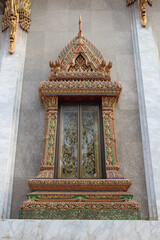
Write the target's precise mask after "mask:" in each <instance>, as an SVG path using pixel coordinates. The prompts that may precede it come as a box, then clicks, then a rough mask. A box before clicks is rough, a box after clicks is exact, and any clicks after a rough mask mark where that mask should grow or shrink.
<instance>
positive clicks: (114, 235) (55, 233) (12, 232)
mask: <svg viewBox="0 0 160 240" xmlns="http://www.w3.org/2000/svg"><path fill="white" fill-rule="evenodd" d="M159 236H160V222H159V221H122V220H120V221H100V220H98V221H95V220H89V221H85V220H81V221H80V220H72V221H66V220H63V221H60V220H42V221H41V220H3V221H2V220H1V221H0V239H4V240H7V239H12V240H20V239H21V240H31V239H32V240H42V239H43V240H52V239H54V240H102V239H103V240H128V239H129V240H151V239H153V240H159Z"/></svg>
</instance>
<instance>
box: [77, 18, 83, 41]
mask: <svg viewBox="0 0 160 240" xmlns="http://www.w3.org/2000/svg"><path fill="white" fill-rule="evenodd" d="M78 37H79V38H82V37H83V34H82V18H81V15H80V16H79V33H78Z"/></svg>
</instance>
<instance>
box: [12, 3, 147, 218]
mask: <svg viewBox="0 0 160 240" xmlns="http://www.w3.org/2000/svg"><path fill="white" fill-rule="evenodd" d="M80 14H81V16H82V24H83V34H84V35H85V37H87V38H88V39H89V40H90V41H91V42H92V43H93V44H94V45H95V46H96V47H97V48H98V49H99V50H100V51H101V52H102V54H103V56H104V57H105V59H106V60H107V61H109V60H112V61H113V64H114V65H113V69H112V72H111V73H112V79H113V80H118V81H119V82H120V83H121V84H122V85H123V92H122V95H121V98H120V102H119V103H118V104H117V106H116V108H115V127H116V136H117V147H118V158H119V163H120V167H121V169H120V171H121V173H122V174H123V176H124V177H126V178H128V179H130V180H132V182H133V185H132V187H131V188H130V190H129V191H130V192H131V193H133V194H134V198H135V200H136V201H137V202H138V203H139V204H140V208H141V213H142V218H143V219H148V206H147V194H146V186H145V173H144V163H143V153H142V141H141V131H140V122H139V110H138V100H137V89H136V79H135V70H134V59H133V51H132V39H131V22H130V10H129V9H128V8H127V7H126V5H125V2H124V1H119V0H113V1H111V0H99V1H97V0H88V1H86V0H81V1H78V0H54V1H53V0H48V1H47V0H46V1H44V0H33V1H32V23H31V30H30V33H29V34H28V42H27V49H26V60H25V69H24V80H23V91H22V102H21V112H20V123H19V133H18V143H17V153H16V166H15V175H14V187H13V199H12V213H11V217H12V218H18V211H19V206H20V204H21V202H22V201H24V200H25V195H26V194H27V193H29V188H28V186H27V183H26V182H27V180H28V179H29V178H32V177H34V176H36V175H37V173H38V171H39V167H40V160H41V154H42V139H43V133H44V118H45V111H44V106H43V105H42V103H41V102H40V100H39V96H38V86H39V83H40V82H41V81H42V80H46V79H47V78H48V75H49V65H48V62H49V60H50V59H53V60H54V59H56V57H57V55H58V53H59V52H60V50H61V49H62V48H63V47H64V46H65V44H67V43H68V42H69V41H70V40H71V39H72V38H73V37H75V35H76V34H77V33H78V19H79V15H80Z"/></svg>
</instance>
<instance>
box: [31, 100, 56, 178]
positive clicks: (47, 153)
mask: <svg viewBox="0 0 160 240" xmlns="http://www.w3.org/2000/svg"><path fill="white" fill-rule="evenodd" d="M42 100H43V103H44V105H45V109H46V117H45V133H44V138H43V152H42V160H41V166H40V173H39V174H38V176H36V177H35V178H54V167H55V147H56V132H57V110H58V97H48V96H45V97H43V99H42Z"/></svg>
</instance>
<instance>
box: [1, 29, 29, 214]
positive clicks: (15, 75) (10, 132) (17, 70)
mask: <svg viewBox="0 0 160 240" xmlns="http://www.w3.org/2000/svg"><path fill="white" fill-rule="evenodd" d="M2 34H3V36H2V42H1V51H0V93H1V96H0V109H1V111H0V145H1V148H0V166H1V168H0V182H1V184H0V218H9V217H10V207H11V198H12V186H13V174H14V165H15V151H16V143H17V132H18V122H19V110H20V101H21V89H22V80H23V69H24V60H25V51H26V41H27V33H26V32H24V31H22V29H21V28H20V27H19V28H18V33H17V41H16V48H15V53H14V54H13V55H10V54H9V52H8V46H9V30H8V29H7V30H6V31H5V32H3V33H2Z"/></svg>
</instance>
